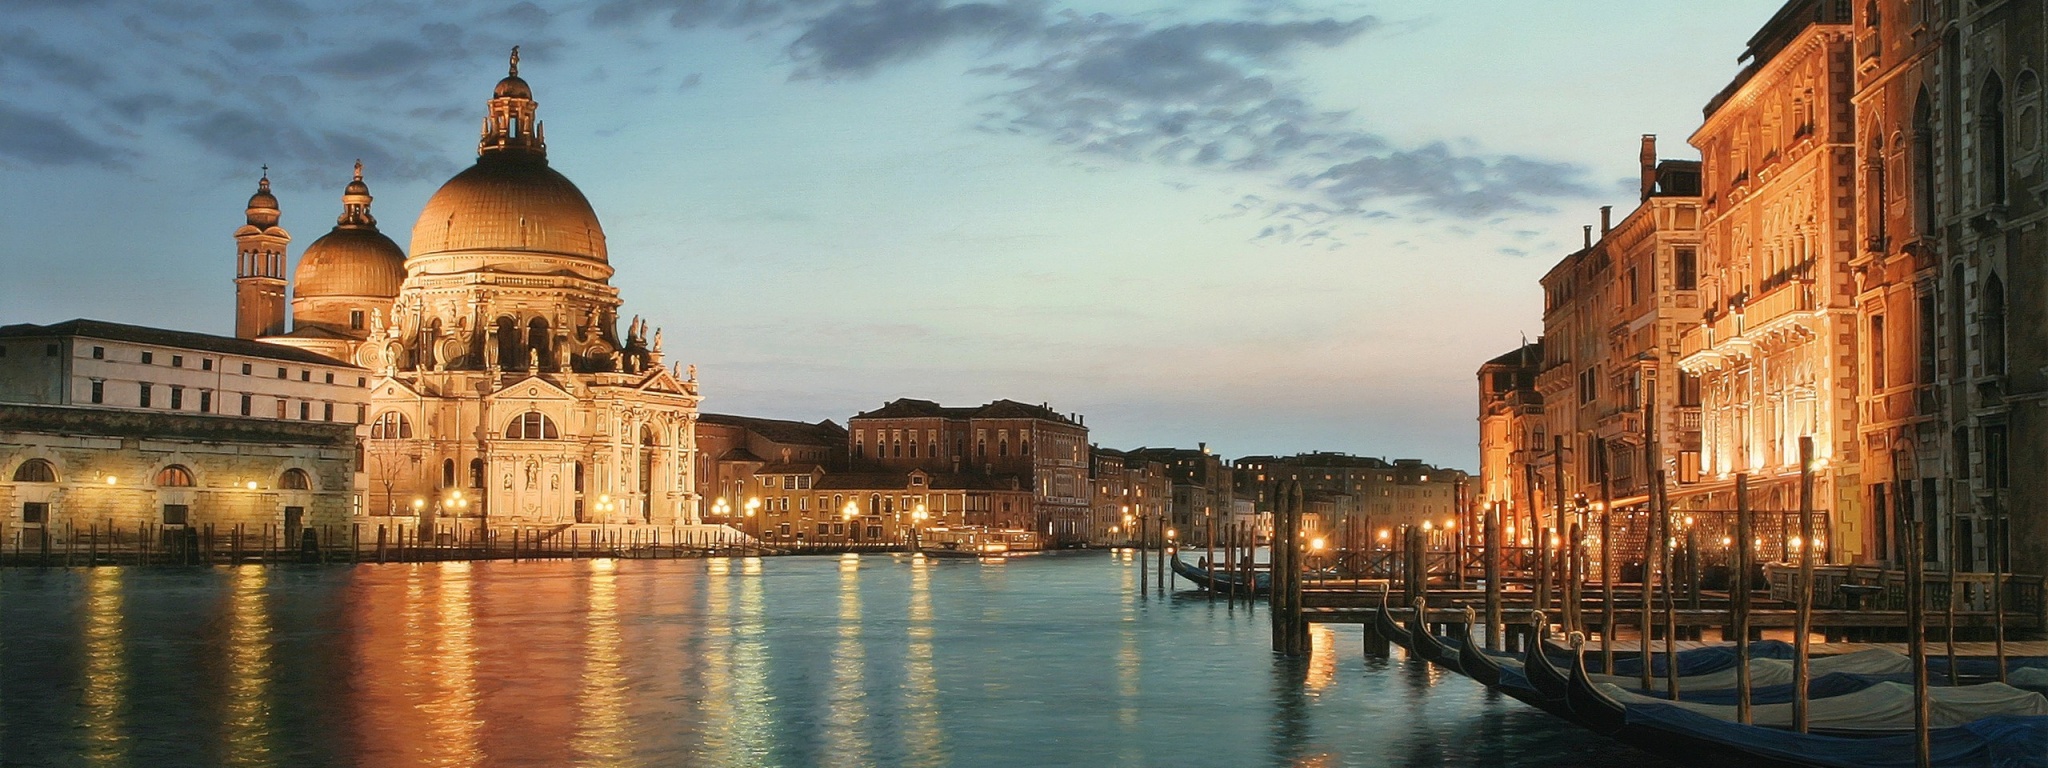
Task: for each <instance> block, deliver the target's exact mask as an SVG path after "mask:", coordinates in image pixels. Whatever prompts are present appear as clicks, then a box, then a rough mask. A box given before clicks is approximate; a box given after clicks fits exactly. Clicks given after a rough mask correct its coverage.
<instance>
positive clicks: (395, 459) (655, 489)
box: [238, 49, 699, 526]
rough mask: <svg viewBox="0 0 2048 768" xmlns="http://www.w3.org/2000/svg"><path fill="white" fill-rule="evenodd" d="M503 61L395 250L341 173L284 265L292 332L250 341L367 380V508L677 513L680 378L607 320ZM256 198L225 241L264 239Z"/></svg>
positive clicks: (686, 452)
mask: <svg viewBox="0 0 2048 768" xmlns="http://www.w3.org/2000/svg"><path fill="white" fill-rule="evenodd" d="M518 63H519V62H518V53H517V51H516V49H515V51H514V53H513V58H512V67H511V73H510V74H509V75H507V76H506V77H505V78H504V79H503V80H501V81H499V82H498V85H497V88H496V89H495V91H494V92H493V93H492V96H491V99H490V101H489V103H488V106H487V111H486V115H485V118H484V121H483V131H482V135H481V137H480V140H479V142H478V145H477V161H476V164H475V165H473V166H471V167H470V168H469V169H468V170H465V171H463V172H462V173H460V174H457V175H456V176H455V177H454V178H453V179H450V180H449V181H448V182H447V183H446V184H444V185H442V187H441V189H440V190H439V191H437V192H435V193H434V195H433V197H432V198H430V199H429V200H428V201H427V204H426V207H425V209H424V210H422V211H421V213H420V216H419V219H418V221H417V222H416V223H415V224H414V226H413V236H412V247H411V256H410V257H406V256H404V255H403V254H401V253H400V252H399V251H398V250H397V248H396V246H395V245H394V244H392V243H391V241H390V240H389V239H388V238H386V237H384V236H383V235H382V234H380V233H379V232H378V231H377V228H376V220H375V219H374V218H373V217H372V216H371V215H370V195H369V189H368V186H367V185H366V184H364V182H363V180H362V175H361V166H360V165H358V167H357V172H356V178H355V179H354V180H353V181H351V182H350V183H349V185H348V186H347V188H346V189H345V190H344V192H343V196H342V206H343V207H342V215H341V217H340V219H339V220H338V222H337V224H336V226H335V228H334V230H333V231H332V232H330V233H329V234H327V235H326V236H324V237H322V238H321V239H320V240H319V241H317V242H315V243H314V244H313V245H312V246H311V247H309V248H308V249H307V251H306V253H305V255H304V256H303V257H302V258H301V259H300V263H299V266H298V271H297V274H296V275H295V280H294V284H293V286H292V288H293V295H294V298H293V301H292V304H291V306H292V317H293V322H294V327H293V328H292V330H291V331H290V332H288V333H286V332H282V331H281V329H279V328H275V327H272V328H268V329H266V331H265V332H263V333H259V334H257V335H259V336H261V337H262V340H263V341H267V342H272V343H276V344H284V345H290V346H296V347H300V348H303V349H308V350H312V351H317V352H320V353H322V354H327V355H330V356H334V357H337V358H340V359H344V360H352V361H354V362H356V363H357V364H358V365H361V366H363V367H365V368H368V369H370V370H372V371H374V372H376V374H377V378H376V380H375V383H374V384H373V386H372V388H371V398H372V404H371V408H370V413H369V414H368V429H369V436H368V449H367V452H368V461H367V463H368V470H369V482H368V488H367V492H368V496H369V504H368V507H369V509H368V513H369V514H372V515H403V516H417V517H419V518H421V522H428V521H429V520H431V519H434V518H449V517H459V518H475V519H477V520H479V521H483V522H487V523H489V524H491V525H504V524H515V525H547V526H566V525H573V524H577V523H609V524H651V525H687V524H693V523H695V522H696V521H697V519H698V506H699V500H698V495H697V491H696V473H695V470H696V446H695V431H694V424H695V420H696V415H697V403H698V400H699V397H698V394H697V384H696V380H695V379H696V377H695V374H694V371H693V372H692V373H691V374H689V375H687V376H685V375H683V373H682V371H680V370H674V371H671V370H669V369H668V368H666V367H665V366H664V364H663V359H662V357H663V356H662V348H661V347H662V335H661V332H660V331H659V330H654V331H652V332H650V331H649V329H648V328H647V326H646V324H645V323H643V322H641V321H640V320H639V319H638V318H634V319H633V320H632V321H631V322H630V323H628V324H627V326H626V329H625V330H624V331H623V332H622V331H621V330H620V328H619V325H620V320H621V316H620V311H619V310H620V300H619V294H618V289H617V288H615V287H613V286H612V285H611V284H610V279H611V277H612V273H613V270H612V267H611V265H610V264H609V263H608V261H607V254H606V250H605V239H604V231H603V229H602V227H601V226H600V225H599V223H598V219H597V215H596V212H595V211H593V210H592V209H591V207H590V203H589V202H588V201H587V200H586V199H584V197H583V194H582V192H580V191H579V190H577V188H576V186H575V185H574V184H572V183H570V181H569V180H568V179H567V178H566V177H564V176H563V175H562V174H561V173H559V172H557V171H555V170H554V169H553V168H550V167H549V166H548V160H547V144H546V131H545V127H544V126H543V125H542V123H540V122H539V121H538V120H537V119H536V117H535V111H536V106H537V103H536V102H535V101H534V99H533V91H532V89H531V87H529V86H528V85H527V83H526V81H525V80H523V79H521V78H520V77H519V73H518ZM259 197H260V195H259ZM259 202H265V201H262V200H252V202H251V205H250V209H251V215H250V225H249V226H248V227H245V228H244V229H243V233H244V234H243V235H238V239H242V238H243V237H244V236H247V237H251V238H254V237H258V236H260V237H266V238H271V239H276V238H277V237H279V236H281V233H282V230H278V233H279V234H278V235H275V236H273V235H270V234H268V230H266V229H262V228H261V227H260V226H259V224H261V223H263V222H268V223H270V224H272V225H273V227H272V228H274V224H275V220H276V215H275V213H276V211H275V201H274V199H272V200H270V201H268V204H269V208H268V209H265V210H259V206H258V203H259ZM258 214H261V216H259V215H258ZM259 218H260V219H262V220H263V222H259V221H258V219H259ZM251 229H257V230H259V231H258V232H257V233H256V234H254V235H249V234H248V233H249V232H250V230H251ZM251 242H255V243H257V244H258V245H261V244H263V243H268V242H270V241H269V240H261V241H256V240H252V241H251ZM266 247H267V246H266ZM242 250H243V251H244V252H245V253H247V252H252V251H262V250H263V249H262V248H259V247H256V246H254V245H245V246H244V247H243V249H242ZM245 258H246V256H245ZM259 263H261V264H267V262H263V261H261V260H259ZM265 279H268V278H267V277H266V278H265ZM238 296H239V293H238ZM240 303H241V301H240V299H239V298H238V306H239V305H240ZM263 306H267V305H263ZM251 311H255V310H251ZM265 311H267V310H265ZM257 314H261V312H257ZM259 325H260V324H259Z"/></svg>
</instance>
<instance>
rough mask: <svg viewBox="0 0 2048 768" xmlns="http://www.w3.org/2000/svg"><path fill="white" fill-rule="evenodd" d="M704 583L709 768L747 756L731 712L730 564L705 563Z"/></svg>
mask: <svg viewBox="0 0 2048 768" xmlns="http://www.w3.org/2000/svg"><path fill="white" fill-rule="evenodd" d="M705 565H706V569H705V574H706V578H705V580H704V625H705V626H704V666H703V668H702V671H701V675H702V677H703V684H704V728H703V732H702V733H701V734H700V736H701V737H702V738H703V739H704V752H705V753H706V754H707V756H709V757H710V758H711V764H712V765H740V764H743V763H744V761H743V760H742V759H741V758H742V756H744V755H745V754H746V753H745V752H744V751H743V750H742V748H741V747H740V746H739V745H738V742H737V741H736V739H735V737H736V736H737V735H738V727H737V725H738V723H737V720H736V716H735V714H734V709H733V704H734V702H733V698H734V696H733V679H732V664H733V645H734V638H733V634H734V633H733V616H732V611H733V601H732V592H731V590H732V588H733V583H732V579H731V578H730V576H731V575H732V567H731V561H730V560H727V559H725V558H722V557H718V558H712V559H711V560H709V561H707V562H706V563H705Z"/></svg>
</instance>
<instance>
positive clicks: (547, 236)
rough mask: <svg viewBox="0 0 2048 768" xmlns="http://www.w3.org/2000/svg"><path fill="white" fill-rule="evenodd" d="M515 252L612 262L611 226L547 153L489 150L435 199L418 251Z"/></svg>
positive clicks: (417, 234)
mask: <svg viewBox="0 0 2048 768" xmlns="http://www.w3.org/2000/svg"><path fill="white" fill-rule="evenodd" d="M451 251H513V252H520V251H524V252H532V253H545V254H554V255H562V256H573V257H580V258H586V259H592V260H595V261H600V262H602V261H604V260H605V248H604V229H603V228H602V227H600V226H599V225H598V223H597V212H596V211H594V210H591V208H590V201H589V200H586V199H584V197H583V193H582V192H581V191H579V190H578V189H576V185H575V184H573V183H570V181H569V179H568V178H567V177H565V176H563V175H562V174H560V173H557V172H556V171H555V169H553V168H549V167H548V164H547V159H546V156H545V155H535V154H525V153H511V152H489V153H485V154H484V155H483V156H482V157H479V158H477V162H476V165H473V166H470V168H469V170H466V171H463V172H462V173H459V174H456V175H455V178H452V179H449V180H448V183H446V184H443V185H441V189H440V191H437V192H435V193H434V196H433V197H432V198H430V199H428V200H427V206H426V208H425V209H423V210H421V211H420V218H419V221H418V222H417V223H415V224H413V227H412V256H413V258H415V259H418V258H420V257H423V256H428V255H432V254H438V253H447V252H451Z"/></svg>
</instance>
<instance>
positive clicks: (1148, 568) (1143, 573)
mask: <svg viewBox="0 0 2048 768" xmlns="http://www.w3.org/2000/svg"><path fill="white" fill-rule="evenodd" d="M1151 524H1152V523H1151V521H1150V520H1146V519H1145V513H1143V512H1140V513H1138V596H1139V597H1150V596H1151V595H1152V562H1151V561H1150V560H1147V559H1145V528H1146V527H1147V526H1149V525H1151Z"/></svg>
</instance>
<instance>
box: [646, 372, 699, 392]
mask: <svg viewBox="0 0 2048 768" xmlns="http://www.w3.org/2000/svg"><path fill="white" fill-rule="evenodd" d="M634 389H637V390H639V391H641V392H658V393H660V394H664V395H688V394H690V391H689V390H688V389H685V388H684V387H683V384H682V382H679V381H676V377H675V374H673V373H670V372H669V370H668V369H667V368H656V369H654V371H653V372H651V373H649V374H648V375H647V378H646V379H643V380H641V382H640V384H639V386H637V387H634Z"/></svg>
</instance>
